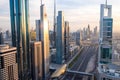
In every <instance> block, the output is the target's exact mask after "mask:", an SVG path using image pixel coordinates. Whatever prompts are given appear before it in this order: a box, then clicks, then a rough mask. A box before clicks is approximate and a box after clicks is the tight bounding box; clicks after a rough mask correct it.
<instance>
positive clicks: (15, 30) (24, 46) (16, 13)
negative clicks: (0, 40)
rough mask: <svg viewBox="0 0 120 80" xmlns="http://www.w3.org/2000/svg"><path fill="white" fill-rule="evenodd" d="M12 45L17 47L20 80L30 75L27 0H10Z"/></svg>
mask: <svg viewBox="0 0 120 80" xmlns="http://www.w3.org/2000/svg"><path fill="white" fill-rule="evenodd" d="M10 17H11V32H12V46H14V47H17V63H18V72H19V79H20V80H25V79H26V80H28V79H29V76H30V59H29V58H30V55H29V45H30V44H29V0H10Z"/></svg>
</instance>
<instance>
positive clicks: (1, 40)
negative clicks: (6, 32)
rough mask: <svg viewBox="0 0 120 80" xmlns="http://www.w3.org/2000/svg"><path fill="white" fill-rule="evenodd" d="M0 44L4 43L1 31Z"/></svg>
mask: <svg viewBox="0 0 120 80" xmlns="http://www.w3.org/2000/svg"><path fill="white" fill-rule="evenodd" d="M0 44H4V38H3V33H2V32H0Z"/></svg>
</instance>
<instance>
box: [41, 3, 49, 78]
mask: <svg viewBox="0 0 120 80" xmlns="http://www.w3.org/2000/svg"><path fill="white" fill-rule="evenodd" d="M40 8H41V10H40V18H41V20H40V21H41V22H40V29H39V30H40V41H41V42H42V70H43V71H42V80H47V77H48V74H49V65H50V51H49V44H50V42H49V25H48V19H47V13H46V8H45V5H43V4H42V5H41V7H40Z"/></svg>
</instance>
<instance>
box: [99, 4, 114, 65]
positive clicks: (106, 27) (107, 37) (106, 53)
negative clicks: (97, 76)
mask: <svg viewBox="0 0 120 80" xmlns="http://www.w3.org/2000/svg"><path fill="white" fill-rule="evenodd" d="M105 13H107V15H105ZM112 29H113V19H112V5H107V4H106V5H104V4H101V15H100V38H99V39H100V62H101V63H109V62H111V58H112Z"/></svg>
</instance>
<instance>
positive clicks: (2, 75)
mask: <svg viewBox="0 0 120 80" xmlns="http://www.w3.org/2000/svg"><path fill="white" fill-rule="evenodd" d="M16 53H17V49H16V48H15V47H12V48H10V47H9V46H7V45H0V80H18V79H19V78H18V64H17V63H16Z"/></svg>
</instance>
